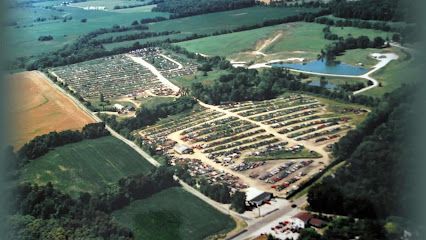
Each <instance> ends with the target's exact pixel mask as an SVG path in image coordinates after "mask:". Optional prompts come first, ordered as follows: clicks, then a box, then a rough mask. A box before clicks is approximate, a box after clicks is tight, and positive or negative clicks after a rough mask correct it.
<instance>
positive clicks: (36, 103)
mask: <svg viewBox="0 0 426 240" xmlns="http://www.w3.org/2000/svg"><path fill="white" fill-rule="evenodd" d="M48 81H49V80H48V79H47V78H46V77H45V76H44V75H43V74H41V73H40V72H36V71H33V72H22V73H17V74H13V75H11V76H10V82H11V86H12V91H13V93H14V94H13V97H14V99H13V101H12V102H13V103H14V104H13V105H11V106H13V108H12V109H11V113H12V117H13V123H14V124H15V126H14V128H15V129H17V131H16V132H15V136H12V137H11V138H12V139H11V143H12V144H13V145H14V146H15V147H16V148H19V147H21V146H22V145H23V144H24V143H26V142H28V141H29V140H31V139H33V138H34V137H35V136H38V135H42V134H46V133H49V132H51V131H63V130H67V129H72V130H79V129H81V128H82V127H83V126H85V125H86V124H88V123H91V122H93V119H92V118H91V117H90V116H89V115H87V114H86V113H85V112H83V111H82V110H80V109H79V108H78V107H77V106H76V105H75V104H74V103H73V102H72V101H71V100H70V99H69V98H67V97H66V96H65V95H64V94H62V93H61V92H60V91H59V90H57V89H56V88H55V87H53V86H52V85H51V84H50V83H49V82H48Z"/></svg>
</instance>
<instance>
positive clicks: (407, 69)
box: [363, 51, 420, 97]
mask: <svg viewBox="0 0 426 240" xmlns="http://www.w3.org/2000/svg"><path fill="white" fill-rule="evenodd" d="M419 64H420V63H419V62H418V61H417V59H412V58H411V57H409V56H408V55H407V54H405V53H403V52H402V51H401V52H400V54H399V59H397V60H394V61H392V62H390V63H389V64H388V65H387V66H386V67H384V68H382V69H380V70H379V71H377V72H375V73H374V74H373V75H372V77H373V78H375V79H377V81H379V83H381V85H382V86H381V87H377V88H374V89H371V90H369V91H366V92H364V93H363V94H364V95H368V96H375V97H381V96H383V95H384V94H385V93H390V92H392V91H393V90H395V89H397V88H398V87H400V86H401V85H402V84H404V83H411V82H412V81H413V79H414V76H416V74H418V73H419V70H420V69H419Z"/></svg>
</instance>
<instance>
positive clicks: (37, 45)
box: [6, 7, 168, 57]
mask: <svg viewBox="0 0 426 240" xmlns="http://www.w3.org/2000/svg"><path fill="white" fill-rule="evenodd" d="M58 9H63V11H61V12H59V11H55V10H47V9H43V8H20V9H17V10H15V12H14V13H12V14H13V15H14V16H13V18H12V19H13V20H15V21H17V23H18V26H19V28H16V27H7V28H6V32H7V33H8V36H9V37H10V47H11V48H13V49H14V53H13V54H14V56H16V57H20V56H33V55H37V54H41V53H46V52H50V51H54V50H57V49H59V48H61V47H63V46H64V45H65V44H70V43H72V42H73V41H75V40H76V39H77V38H78V37H79V36H80V35H82V34H86V33H88V32H90V31H93V30H96V29H99V28H108V27H112V26H113V25H114V24H118V25H127V26H129V25H130V24H131V23H132V22H133V21H134V20H140V19H143V18H152V17H155V16H168V14H167V13H159V12H146V11H143V12H129V13H126V12H122V13H120V12H108V11H94V10H83V9H81V8H77V7H59V8H58ZM52 15H54V16H59V17H64V16H67V17H72V20H69V21H67V22H63V21H62V19H58V20H47V21H44V22H37V23H36V22H34V20H35V19H36V18H37V17H46V18H49V17H50V16H52ZM83 18H86V19H87V22H86V23H82V22H81V21H80V20H81V19H83ZM44 35H51V36H52V37H53V40H52V41H46V42H40V41H38V40H37V39H38V37H39V36H44Z"/></svg>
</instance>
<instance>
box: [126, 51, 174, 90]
mask: <svg viewBox="0 0 426 240" xmlns="http://www.w3.org/2000/svg"><path fill="white" fill-rule="evenodd" d="M126 56H127V57H129V58H130V59H132V60H133V61H134V62H136V63H139V64H141V65H142V66H144V67H146V68H148V70H149V71H151V72H152V73H153V74H154V75H155V76H157V78H158V80H160V82H161V83H163V84H164V85H165V86H166V87H168V88H170V89H172V90H173V91H175V92H179V90H180V89H179V87H178V86H176V85H174V84H173V83H171V82H170V81H169V80H168V79H167V78H165V77H164V76H163V74H161V73H160V71H158V70H157V68H155V67H154V66H153V65H151V64H150V63H148V62H147V61H145V60H143V59H142V58H140V57H134V56H132V55H130V54H126ZM173 61H174V60H173Z"/></svg>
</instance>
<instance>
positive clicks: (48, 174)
mask: <svg viewBox="0 0 426 240" xmlns="http://www.w3.org/2000/svg"><path fill="white" fill-rule="evenodd" d="M152 168H153V166H152V165H151V164H150V163H149V162H148V161H147V160H145V159H144V158H142V157H141V156H140V155H139V154H138V153H136V152H135V151H133V150H132V149H131V148H130V147H129V146H127V145H126V144H125V143H123V142H122V141H120V140H118V139H116V138H114V137H112V136H109V137H102V138H99V139H93V140H84V141H82V142H78V143H72V144H67V145H65V146H62V147H58V148H56V149H54V150H51V151H49V152H48V153H47V154H46V155H44V156H42V157H40V158H37V159H35V160H33V161H31V162H30V163H28V164H26V165H25V166H24V167H23V168H22V170H21V172H20V180H21V181H30V182H34V183H37V184H40V185H42V184H46V183H47V182H52V183H53V184H54V185H55V186H56V187H58V188H59V189H61V190H63V191H65V192H66V193H69V194H72V195H77V196H78V192H81V191H84V192H90V193H94V192H98V193H99V192H104V191H105V190H107V189H108V188H111V187H114V186H115V184H116V183H117V182H118V180H119V179H120V178H122V177H125V176H129V175H134V174H143V173H147V172H149V171H150V170H151V169H152Z"/></svg>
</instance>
